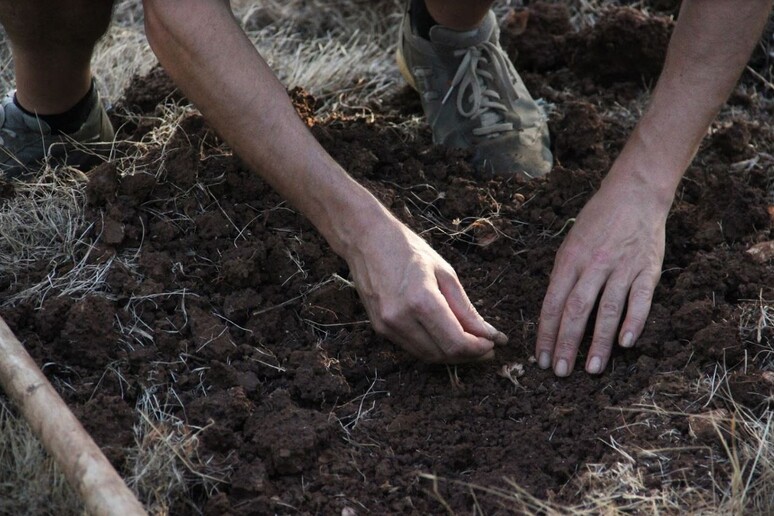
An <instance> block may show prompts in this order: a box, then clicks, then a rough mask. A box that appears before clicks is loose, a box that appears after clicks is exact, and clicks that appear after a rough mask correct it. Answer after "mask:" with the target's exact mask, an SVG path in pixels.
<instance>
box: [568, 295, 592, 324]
mask: <svg viewBox="0 0 774 516" xmlns="http://www.w3.org/2000/svg"><path fill="white" fill-rule="evenodd" d="M588 307H589V304H588V303H587V302H586V300H585V299H583V298H581V297H579V296H575V295H572V296H570V297H569V298H567V303H566V304H565V307H564V313H565V315H566V316H567V317H568V318H569V319H570V320H571V321H577V320H578V319H581V318H583V316H584V315H585V314H586V311H587V310H588Z"/></svg>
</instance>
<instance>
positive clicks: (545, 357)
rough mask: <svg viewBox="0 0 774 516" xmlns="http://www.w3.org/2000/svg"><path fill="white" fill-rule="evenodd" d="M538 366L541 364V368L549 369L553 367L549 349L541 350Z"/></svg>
mask: <svg viewBox="0 0 774 516" xmlns="http://www.w3.org/2000/svg"><path fill="white" fill-rule="evenodd" d="M538 366H540V369H548V368H549V367H551V355H549V354H548V351H541V352H540V357H538Z"/></svg>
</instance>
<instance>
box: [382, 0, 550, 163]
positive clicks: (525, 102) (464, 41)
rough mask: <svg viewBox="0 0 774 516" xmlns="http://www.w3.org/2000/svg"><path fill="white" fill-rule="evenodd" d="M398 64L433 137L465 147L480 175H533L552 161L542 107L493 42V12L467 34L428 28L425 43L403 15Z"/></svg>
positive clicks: (495, 31) (495, 35)
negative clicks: (416, 97) (419, 101)
mask: <svg viewBox="0 0 774 516" xmlns="http://www.w3.org/2000/svg"><path fill="white" fill-rule="evenodd" d="M400 32H401V34H400V41H399V43H398V50H397V56H396V57H397V61H398V67H399V68H400V71H401V74H402V75H403V77H404V78H405V79H406V81H407V82H408V83H409V84H410V85H411V86H412V87H413V88H414V89H415V90H417V91H418V92H419V94H420V96H421V100H422V107H423V109H424V111H425V117H426V118H427V121H428V123H429V124H430V127H431V129H432V131H433V141H434V142H435V143H439V144H442V145H445V146H448V147H454V148H461V149H472V150H473V160H472V161H473V165H474V166H475V167H476V168H477V169H478V170H479V171H481V172H482V173H484V174H485V175H499V176H513V175H521V176H523V177H538V176H543V175H545V174H547V173H548V172H549V171H550V170H551V166H552V165H553V156H552V155H551V151H550V149H549V147H550V139H549V136H548V127H547V125H546V117H545V114H544V113H543V110H542V109H541V108H540V107H539V106H538V105H537V104H536V103H535V101H534V100H532V97H531V96H530V94H529V92H528V91H527V88H526V87H525V86H524V82H523V81H522V80H521V77H519V74H518V73H517V72H516V69H515V68H514V67H513V64H512V63H511V62H510V60H509V59H508V56H507V55H506V54H505V52H504V51H503V49H502V47H501V46H500V42H499V38H500V29H499V28H498V26H497V21H496V19H495V15H494V13H493V12H491V11H490V12H489V14H488V15H487V16H486V18H484V21H483V23H482V24H481V26H479V27H478V28H476V29H473V30H470V31H456V30H452V29H448V28H445V27H442V26H440V25H436V26H434V27H433V28H432V29H430V40H429V41H428V40H427V39H425V38H422V37H420V36H419V35H417V34H416V33H415V29H414V27H413V23H412V22H411V17H410V14H409V10H408V9H407V10H406V14H405V16H404V18H403V25H402V26H401V31H400Z"/></svg>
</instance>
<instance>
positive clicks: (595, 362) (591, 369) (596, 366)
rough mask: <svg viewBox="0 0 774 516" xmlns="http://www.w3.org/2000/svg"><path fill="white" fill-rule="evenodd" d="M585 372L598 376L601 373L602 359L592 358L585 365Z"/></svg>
mask: <svg viewBox="0 0 774 516" xmlns="http://www.w3.org/2000/svg"><path fill="white" fill-rule="evenodd" d="M586 372H587V373H589V374H600V373H601V372H602V359H601V358H600V357H598V356H593V357H591V359H589V361H588V364H586Z"/></svg>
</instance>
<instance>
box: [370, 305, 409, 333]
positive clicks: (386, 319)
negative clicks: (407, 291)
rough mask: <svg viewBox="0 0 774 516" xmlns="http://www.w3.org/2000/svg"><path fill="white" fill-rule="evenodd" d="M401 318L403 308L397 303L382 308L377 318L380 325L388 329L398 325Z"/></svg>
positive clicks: (402, 316) (403, 317)
mask: <svg viewBox="0 0 774 516" xmlns="http://www.w3.org/2000/svg"><path fill="white" fill-rule="evenodd" d="M403 319H405V316H404V313H403V310H401V308H400V307H399V306H397V305H389V306H385V307H383V308H382V310H381V312H380V317H379V319H377V320H378V321H379V323H380V324H381V325H382V326H384V327H385V328H386V329H389V328H394V327H395V326H397V325H399V324H400V321H402V320H403Z"/></svg>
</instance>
